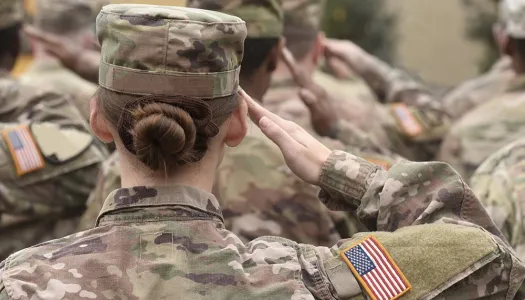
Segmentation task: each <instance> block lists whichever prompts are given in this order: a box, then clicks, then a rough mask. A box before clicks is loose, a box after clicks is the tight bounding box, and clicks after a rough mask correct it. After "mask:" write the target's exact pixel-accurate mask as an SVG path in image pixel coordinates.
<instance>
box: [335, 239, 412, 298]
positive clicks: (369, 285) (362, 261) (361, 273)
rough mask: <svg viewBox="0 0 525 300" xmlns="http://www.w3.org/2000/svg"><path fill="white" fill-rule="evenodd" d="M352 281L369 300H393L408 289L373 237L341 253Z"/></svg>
mask: <svg viewBox="0 0 525 300" xmlns="http://www.w3.org/2000/svg"><path fill="white" fill-rule="evenodd" d="M341 257H342V258H343V260H344V261H345V262H346V264H347V265H348V267H349V268H350V270H351V271H352V273H353V274H354V276H355V278H356V279H357V280H358V281H359V283H360V284H361V286H362V287H363V288H364V289H365V290H366V292H367V294H368V296H369V297H370V299H372V300H393V299H397V298H399V297H401V296H402V295H403V294H405V293H406V292H408V291H409V290H410V289H411V286H410V283H409V282H408V280H407V279H406V278H405V276H404V275H403V273H401V270H399V267H398V266H397V265H396V263H395V262H394V260H393V259H392V258H391V257H390V255H389V254H388V252H387V251H386V249H385V248H384V247H383V246H382V245H381V243H379V241H378V240H377V239H376V238H374V237H373V236H369V237H367V238H366V239H364V240H363V241H361V242H359V243H357V244H356V245H354V246H351V247H349V248H347V249H345V250H343V251H341Z"/></svg>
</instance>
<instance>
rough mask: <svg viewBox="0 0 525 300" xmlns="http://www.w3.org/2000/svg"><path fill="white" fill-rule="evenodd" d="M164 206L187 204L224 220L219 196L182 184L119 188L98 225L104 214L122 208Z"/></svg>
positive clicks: (100, 216) (107, 199)
mask: <svg viewBox="0 0 525 300" xmlns="http://www.w3.org/2000/svg"><path fill="white" fill-rule="evenodd" d="M163 206H164V207H170V206H186V207H190V208H194V209H197V210H199V211H202V212H205V213H209V214H212V215H214V216H216V217H219V218H220V219H221V220H222V221H224V218H223V216H222V211H221V208H220V206H219V202H218V201H217V198H215V196H213V195H212V194H210V193H208V192H205V191H203V190H200V189H196V188H193V187H189V186H182V185H176V186H163V187H146V186H135V187H132V188H122V189H118V190H115V191H113V192H112V193H111V194H109V196H108V197H107V198H106V201H105V202H104V206H103V207H102V210H101V211H100V214H99V216H98V218H97V225H98V224H99V222H100V219H101V218H102V217H103V216H104V215H107V214H110V213H116V212H118V211H120V210H124V209H128V208H148V207H163Z"/></svg>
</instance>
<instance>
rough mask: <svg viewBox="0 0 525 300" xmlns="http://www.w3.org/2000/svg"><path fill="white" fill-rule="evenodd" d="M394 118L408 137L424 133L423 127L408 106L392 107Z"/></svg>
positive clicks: (395, 105) (394, 105)
mask: <svg viewBox="0 0 525 300" xmlns="http://www.w3.org/2000/svg"><path fill="white" fill-rule="evenodd" d="M390 108H391V109H392V112H393V113H394V117H395V119H396V121H397V123H398V124H399V126H401V128H402V130H403V132H404V133H405V134H406V135H408V136H417V135H420V134H421V133H423V126H422V125H421V123H420V122H419V121H418V120H417V118H416V117H415V116H414V115H413V114H412V112H411V111H410V109H408V106H407V105H406V104H402V103H399V104H393V105H392V106H391V107H390Z"/></svg>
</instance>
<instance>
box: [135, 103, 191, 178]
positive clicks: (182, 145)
mask: <svg viewBox="0 0 525 300" xmlns="http://www.w3.org/2000/svg"><path fill="white" fill-rule="evenodd" d="M131 116H132V118H133V124H134V125H133V129H132V131H131V134H132V136H133V145H134V147H135V150H136V155H137V158H138V159H139V160H140V161H141V162H143V163H144V164H146V165H147V166H148V167H149V168H151V169H152V170H155V171H157V170H161V169H166V170H169V169H170V167H171V166H173V165H174V164H180V163H183V162H190V161H193V160H194V157H193V156H194V154H193V153H194V150H193V148H194V145H195V139H196V135H197V129H196V127H195V124H194V122H193V119H192V117H191V116H190V115H189V113H188V112H186V111H185V110H184V109H182V108H179V107H176V106H172V105H169V104H165V103H148V104H145V105H143V106H140V105H139V106H138V107H136V108H134V109H133V111H132V112H131Z"/></svg>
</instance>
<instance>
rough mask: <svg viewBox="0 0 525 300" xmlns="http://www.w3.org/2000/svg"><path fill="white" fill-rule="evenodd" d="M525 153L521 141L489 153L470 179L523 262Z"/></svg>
mask: <svg viewBox="0 0 525 300" xmlns="http://www.w3.org/2000/svg"><path fill="white" fill-rule="evenodd" d="M524 153H525V140H524V139H523V138H522V139H519V140H517V141H515V142H513V143H511V144H510V145H507V146H505V147H504V148H502V149H500V150H499V151H497V152H496V153H494V154H492V155H491V156H490V157H489V158H487V160H485V161H484V162H483V164H481V166H480V167H479V168H478V169H477V170H476V172H475V173H474V175H473V176H472V178H471V186H472V190H473V191H474V193H475V194H476V195H477V196H478V197H479V199H480V201H481V202H482V203H483V205H484V206H485V207H486V208H487V211H488V213H489V214H490V216H491V217H492V219H493V220H494V223H496V226H498V228H500V229H501V231H502V232H503V234H504V235H505V238H506V239H507V240H508V241H509V242H510V244H511V246H512V247H513V248H514V249H515V250H516V253H517V255H518V257H519V258H520V259H521V260H522V261H523V260H525V223H523V222H524V220H523V218H522V216H523V213H524V208H525V198H524V190H523V188H524V182H525V160H524V158H525V156H524Z"/></svg>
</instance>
